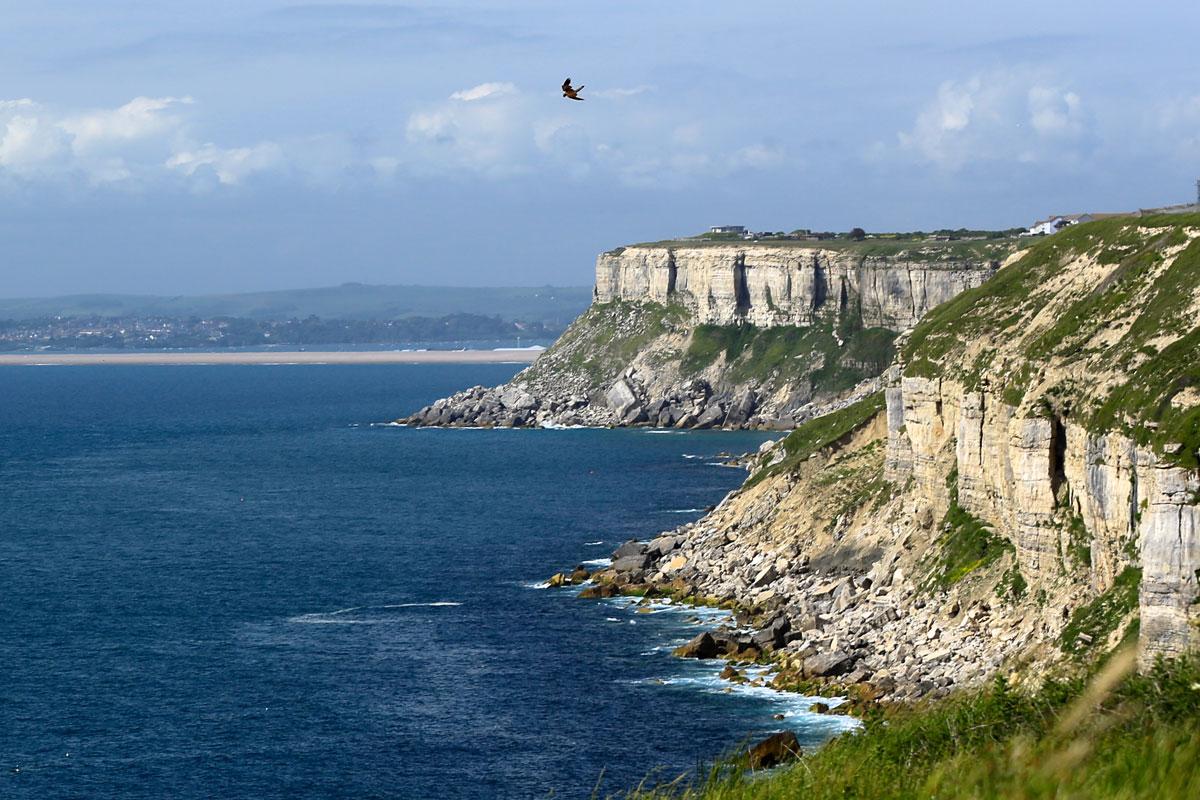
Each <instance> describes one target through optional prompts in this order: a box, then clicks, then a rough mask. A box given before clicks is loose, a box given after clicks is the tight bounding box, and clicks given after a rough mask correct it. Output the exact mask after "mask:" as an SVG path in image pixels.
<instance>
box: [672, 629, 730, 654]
mask: <svg viewBox="0 0 1200 800" xmlns="http://www.w3.org/2000/svg"><path fill="white" fill-rule="evenodd" d="M675 655H677V656H679V657H680V658H701V659H707V658H716V657H717V656H719V655H721V647H720V645H718V644H717V640H716V639H714V638H713V636H712V634H711V633H709V632H708V631H705V632H704V633H701V634H700V635H698V636H696V637H695V638H694V639H692V640H691V641H689V642H688V643H687V644H683V645H680V646H679V647H677V648H675Z"/></svg>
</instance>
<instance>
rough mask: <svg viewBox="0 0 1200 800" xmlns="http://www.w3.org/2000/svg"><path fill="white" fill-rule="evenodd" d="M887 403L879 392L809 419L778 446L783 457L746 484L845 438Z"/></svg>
mask: <svg viewBox="0 0 1200 800" xmlns="http://www.w3.org/2000/svg"><path fill="white" fill-rule="evenodd" d="M884 405H885V403H884V399H883V392H876V393H875V394H873V395H870V396H869V397H864V398H863V399H862V400H859V401H858V402H857V403H854V404H853V405H849V406H846V407H845V408H843V409H840V410H838V411H834V412H832V413H830V414H826V415H824V416H822V417H817V418H816V419H812V420H809V421H808V422H806V423H804V424H803V425H801V426H800V427H798V428H796V429H795V430H794V431H792V432H791V433H789V434H788V435H787V436H785V437H784V438H783V440H782V441H781V442H780V443H779V447H782V448H783V458H782V459H781V460H780V461H779V462H777V463H775V464H772V465H771V466H768V467H763V468H762V469H760V470H758V471H757V472H755V473H754V474H753V475H751V476H750V477H749V478H748V479H747V480H746V484H745V485H746V486H747V487H749V486H753V485H754V484H756V483H758V482H759V481H761V480H764V479H765V478H768V477H770V476H772V475H779V474H781V473H784V472H790V471H792V470H794V469H795V468H796V467H797V466H798V465H799V464H800V463H802V462H803V461H805V460H807V459H808V458H809V456H811V455H813V454H814V453H817V452H819V451H821V450H824V449H825V448H827V447H831V446H833V445H835V444H837V443H838V442H840V441H843V440H844V439H845V438H846V437H848V436H850V435H851V434H853V433H854V432H855V431H857V430H859V429H860V428H862V427H863V426H864V425H866V424H867V423H869V422H870V421H871V420H872V419H874V418H875V416H876V415H878V414H879V413H881V412H882V411H883V409H884Z"/></svg>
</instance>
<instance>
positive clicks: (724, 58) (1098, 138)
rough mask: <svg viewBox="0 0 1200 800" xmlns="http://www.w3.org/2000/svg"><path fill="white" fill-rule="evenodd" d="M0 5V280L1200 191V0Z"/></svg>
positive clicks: (553, 278) (540, 271) (933, 224)
mask: <svg viewBox="0 0 1200 800" xmlns="http://www.w3.org/2000/svg"><path fill="white" fill-rule="evenodd" d="M0 19H2V20H3V24H2V25H0V212H2V213H0V237H2V240H3V242H4V249H3V250H4V256H3V259H2V261H0V264H2V265H3V266H0V276H2V280H0V296H8V297H14V296H25V295H44V294H59V293H67V292H77V291H114V292H152V293H166V294H176V293H195V292H221V291H240V290H257V289H270V288H291V287H302V286H317V285H327V284H337V283H341V282H344V281H362V282H372V283H425V284H456V285H513V284H542V283H556V284H586V283H590V282H591V279H592V266H593V261H594V257H595V254H596V253H597V252H599V251H601V250H604V249H607V248H610V247H613V246H615V245H618V244H622V243H629V242H633V241H642V240H648V239H659V238H663V237H666V236H670V235H675V234H686V233H692V232H696V231H698V230H701V229H703V228H705V227H707V226H709V225H714V224H745V225H749V226H751V227H753V228H755V229H762V230H774V229H787V230H791V229H794V228H798V227H811V228H822V229H834V230H847V229H849V228H851V227H854V226H862V227H864V228H867V229H876V230H895V229H914V228H924V229H930V228H938V227H958V226H986V227H1008V226H1013V225H1019V224H1025V223H1028V222H1031V221H1033V220H1034V219H1035V218H1037V217H1040V216H1044V215H1046V214H1049V213H1052V212H1053V213H1062V212H1071V211H1088V210H1092V211H1104V210H1120V209H1125V208H1133V207H1139V206H1151V205H1160V204H1167V203H1173V202H1184V201H1187V200H1189V199H1190V198H1191V197H1192V196H1193V195H1194V180H1195V179H1196V177H1200V70H1198V69H1197V58H1196V55H1195V54H1196V48H1197V45H1196V41H1195V37H1196V32H1197V31H1198V30H1200V4H1197V3H1195V2H1194V0H1193V2H1175V0H1165V1H1164V2H1156V3H1153V4H1141V5H1140V6H1137V7H1134V6H1132V5H1130V4H1128V3H1127V2H1120V3H1118V2H1107V1H1106V0H1100V1H1099V2H1097V1H1096V0H1093V1H1092V2H1057V3H1046V2H1037V3H1034V2H1005V3H1003V4H1000V3H982V2H963V1H960V2H957V3H950V2H923V3H922V2H918V3H909V4H899V3H894V2H841V3H836V4H835V3H828V2H824V3H817V2H758V3H756V2H742V3H729V2H711V3H710V2H687V3H685V2H666V1H665V0H657V1H656V0H638V1H637V2H624V1H623V0H605V1H604V2H589V3H577V2H570V1H569V0H528V1H527V2H460V1H455V0H450V1H449V2H436V3H435V2H408V3H389V2H368V1H364V2H350V3H337V2H313V3H296V2H281V1H276V0H238V2H230V0H209V1H208V2H203V3H201V2H172V1H171V0H136V1H135V0H106V1H105V2H103V3H98V2H94V0H91V1H89V2H53V0H43V1H41V2H38V3H27V2H23V3H17V2H8V1H7V0H5V1H4V2H0ZM567 75H570V76H571V77H572V78H574V79H575V82H576V84H579V83H583V84H586V85H587V88H586V89H585V90H584V96H585V97H587V98H588V99H587V101H586V102H584V103H572V102H570V101H567V100H564V99H562V98H561V97H560V96H559V92H558V85H559V84H560V83H561V82H562V79H563V78H564V77H566V76H567Z"/></svg>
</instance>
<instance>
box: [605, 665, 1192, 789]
mask: <svg viewBox="0 0 1200 800" xmlns="http://www.w3.org/2000/svg"><path fill="white" fill-rule="evenodd" d="M1132 666H1133V654H1132V652H1131V651H1129V650H1125V651H1123V652H1121V653H1118V654H1116V655H1114V656H1113V657H1112V658H1111V659H1109V660H1108V661H1107V662H1105V664H1104V665H1103V667H1102V668H1100V669H1099V671H1098V672H1097V673H1095V674H1094V675H1093V676H1092V677H1091V678H1090V679H1084V678H1073V679H1062V680H1051V681H1049V682H1047V683H1046V684H1045V685H1044V686H1043V688H1042V689H1041V690H1040V691H1038V692H1036V693H1032V694H1025V693H1022V692H1019V691H1016V690H1014V689H1013V688H1011V687H1010V686H1009V684H1008V683H1007V682H1006V681H1005V680H1004V678H1003V677H998V678H997V679H996V680H995V682H994V683H993V684H992V685H991V686H990V687H989V688H987V689H986V690H982V691H978V692H975V693H969V694H961V695H958V696H955V697H951V698H948V699H946V700H942V701H938V702H934V703H929V704H925V705H921V706H917V707H914V708H898V709H893V710H890V711H884V712H879V713H876V714H875V715H873V716H870V717H868V718H867V719H866V720H865V727H864V728H863V730H862V731H861V732H857V733H850V734H844V735H842V736H840V737H838V738H837V739H835V740H833V741H832V742H830V743H829V744H827V745H825V746H823V747H822V748H821V749H819V750H817V751H816V752H814V753H811V754H808V755H806V756H804V757H803V758H802V759H801V760H800V761H799V762H798V763H796V764H794V765H792V766H789V767H785V768H782V769H779V770H776V771H773V772H769V773H753V772H749V771H747V770H746V769H745V767H744V762H741V761H734V762H727V763H725V764H722V765H720V766H718V767H715V768H713V769H712V770H711V771H710V772H708V773H707V774H706V775H705V776H704V778H703V779H701V780H699V781H698V785H688V784H687V779H681V780H680V781H679V782H677V783H676V784H675V785H674V786H668V787H665V788H658V789H646V788H643V789H641V790H637V791H634V792H631V793H630V794H629V795H628V797H631V798H640V799H641V800H652V799H653V800H659V799H663V798H674V799H675V800H784V798H788V799H789V800H790V798H805V799H806V800H834V799H835V798H837V800H844V798H848V797H853V798H858V799H859V800H876V799H878V800H883V799H884V798H888V799H889V800H890V799H891V798H914V800H915V798H943V799H944V800H956V799H957V798H964V799H965V798H1006V799H1007V798H1030V799H1032V798H1046V799H1047V800H1049V799H1050V798H1055V800H1061V799H1065V798H1079V799H1080V800H1084V799H1085V798H1086V799H1087V800H1107V799H1109V798H1112V799H1113V800H1115V799H1116V798H1155V799H1156V800H1162V799H1164V798H1165V799H1168V800H1174V798H1193V797H1198V796H1200V714H1198V712H1200V660H1197V659H1195V658H1192V659H1187V660H1180V661H1175V662H1169V663H1159V664H1158V665H1157V666H1156V667H1155V668H1154V669H1153V670H1152V671H1150V672H1149V673H1148V674H1146V675H1136V674H1131V669H1132Z"/></svg>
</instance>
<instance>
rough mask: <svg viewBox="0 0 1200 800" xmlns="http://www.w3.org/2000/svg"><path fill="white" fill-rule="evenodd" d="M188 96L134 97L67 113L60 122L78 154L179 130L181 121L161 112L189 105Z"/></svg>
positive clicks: (190, 101)
mask: <svg viewBox="0 0 1200 800" xmlns="http://www.w3.org/2000/svg"><path fill="white" fill-rule="evenodd" d="M192 102H193V101H192V98H190V97H135V98H134V99H132V100H130V101H129V102H128V103H126V104H125V105H123V106H120V107H119V108H113V109H99V110H96V111H89V112H86V113H83V114H78V115H75V116H70V117H67V118H65V119H64V120H62V122H61V123H59V124H60V125H61V127H62V129H63V130H65V131H66V132H67V133H69V134H70V135H71V137H72V141H71V146H72V148H73V149H74V150H75V151H76V152H78V153H84V152H87V151H89V150H93V149H96V148H100V147H104V146H106V145H111V144H123V143H127V142H131V141H135V140H138V139H146V138H151V137H155V136H161V135H163V134H165V133H168V132H171V131H175V130H178V129H179V128H180V127H181V126H182V125H183V120H182V119H181V118H180V117H178V116H177V115H174V114H170V113H164V112H167V111H168V110H170V109H172V108H173V107H174V106H178V105H190V104H191V103H192Z"/></svg>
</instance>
